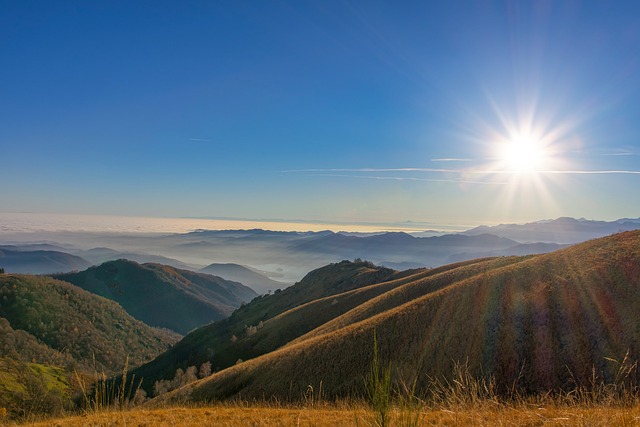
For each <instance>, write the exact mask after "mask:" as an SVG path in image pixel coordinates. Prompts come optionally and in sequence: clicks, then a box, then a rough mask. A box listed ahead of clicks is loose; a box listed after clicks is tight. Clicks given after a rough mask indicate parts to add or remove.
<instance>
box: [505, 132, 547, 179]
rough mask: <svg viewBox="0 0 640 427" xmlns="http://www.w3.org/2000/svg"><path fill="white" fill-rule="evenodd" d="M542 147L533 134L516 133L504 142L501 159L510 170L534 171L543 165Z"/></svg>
mask: <svg viewBox="0 0 640 427" xmlns="http://www.w3.org/2000/svg"><path fill="white" fill-rule="evenodd" d="M544 157H545V156H544V149H543V147H542V144H541V143H540V140H538V139H537V138H536V137H534V136H533V135H518V136H516V137H514V138H512V139H511V140H510V141H509V142H507V143H505V145H504V148H503V152H502V161H503V162H504V167H505V169H507V170H509V171H512V172H521V173H524V172H535V171H537V170H539V169H540V167H542V166H543V163H544Z"/></svg>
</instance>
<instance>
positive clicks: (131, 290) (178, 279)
mask: <svg viewBox="0 0 640 427" xmlns="http://www.w3.org/2000/svg"><path fill="white" fill-rule="evenodd" d="M54 277H56V278H57V279H60V280H64V281H66V282H69V283H73V284H74V285H76V286H79V287H81V288H83V289H86V290H88V291H90V292H93V293H95V294H98V295H100V296H103V297H105V298H109V299H112V300H114V301H117V302H118V303H119V304H120V305H122V307H123V308H124V309H125V310H126V311H127V312H128V313H129V314H130V315H132V316H134V317H135V318H136V319H140V320H142V321H143V322H145V323H147V324H148V325H151V326H158V327H163V328H168V329H171V330H174V331H176V332H179V333H182V334H185V333H187V332H189V331H190V330H192V329H194V328H196V327H198V326H202V325H205V324H207V323H209V322H212V321H215V320H220V319H223V318H225V317H227V316H229V315H230V314H231V313H232V312H233V310H235V309H236V308H238V307H239V306H240V304H242V303H244V302H248V301H251V300H252V299H253V298H255V297H256V296H257V294H256V293H255V292H254V291H253V290H252V289H251V288H249V287H247V286H244V285H242V284H240V283H237V282H232V281H228V280H225V279H222V278H220V277H216V276H211V275H209V274H203V273H195V272H192V271H188V270H180V269H177V268H174V267H170V266H167V265H160V264H138V263H136V262H133V261H128V260H117V261H109V262H106V263H104V264H101V265H99V266H96V267H91V268H89V269H87V270H85V271H82V272H77V273H66V274H57V275H55V276H54Z"/></svg>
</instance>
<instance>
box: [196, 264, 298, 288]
mask: <svg viewBox="0 0 640 427" xmlns="http://www.w3.org/2000/svg"><path fill="white" fill-rule="evenodd" d="M200 272H201V273H206V274H212V275H214V276H219V277H222V278H225V279H227V280H232V281H234V282H240V283H242V284H243V285H246V286H249V287H250V288H251V289H253V290H255V291H257V292H258V293H260V294H266V293H268V292H269V291H275V290H276V289H281V288H285V287H287V286H289V285H290V284H289V283H284V282H278V281H276V280H273V279H271V278H269V277H267V276H266V275H264V274H262V273H259V272H257V271H255V270H254V269H252V268H249V267H245V266H243V265H239V264H233V263H227V264H220V263H213V264H210V265H208V266H206V267H205V268H202V269H200Z"/></svg>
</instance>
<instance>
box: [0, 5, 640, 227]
mask: <svg viewBox="0 0 640 427" xmlns="http://www.w3.org/2000/svg"><path fill="white" fill-rule="evenodd" d="M0 8H1V10H2V13H0V63H1V64H2V66H1V67H0V153H1V155H0V161H1V163H2V172H1V174H2V180H1V181H0V200H1V201H2V202H1V203H0V211H5V212H22V211H25V212H26V211H29V212H52V213H54V212H64V213H77V214H118V215H144V216H179V217H181V216H210V217H238V218H255V219H302V220H322V221H340V222H396V221H397V222H401V221H407V220H411V221H420V222H430V223H435V224H444V223H465V224H466V223H494V222H522V221H529V220H537V219H543V218H554V217H558V216H575V217H587V218H594V219H615V218H620V217H639V216H640V191H639V190H638V188H640V174H637V173H636V172H637V171H640V139H639V138H640V120H638V118H639V117H640V90H639V89H640V3H637V2H634V1H626V2H625V1H617V2H593V1H585V2H581V1H548V2H544V1H537V2H524V1H523V2H491V1H476V2H474V1H464V2H463V1H447V2H425V1H416V2H410V1H406V2H382V1H362V2H353V1H350V2H348V1H290V2H287V1H264V2H262V1H260V2H258V1H246V2H245V1H214V2H209V1H202V2H194V1H185V2H163V1H153V2H152V1H149V2H145V1H139V2H126V1H122V2H120V1H92V2H86V1H77V2H70V1H56V2H49V1H40V2H33V1H0ZM523 135H524V136H526V137H527V138H529V139H530V140H532V141H533V140H535V144H536V145H537V146H538V147H539V148H538V150H539V152H536V155H538V154H540V156H541V160H540V161H539V162H538V163H537V164H536V165H535V168H534V169H535V170H527V171H521V170H515V169H514V166H513V164H512V163H509V160H508V159H506V158H505V156H504V154H502V153H503V150H502V148H501V147H503V146H506V145H509V144H510V143H513V142H514V139H518V138H521V137H522V136H523ZM525 157H527V156H525Z"/></svg>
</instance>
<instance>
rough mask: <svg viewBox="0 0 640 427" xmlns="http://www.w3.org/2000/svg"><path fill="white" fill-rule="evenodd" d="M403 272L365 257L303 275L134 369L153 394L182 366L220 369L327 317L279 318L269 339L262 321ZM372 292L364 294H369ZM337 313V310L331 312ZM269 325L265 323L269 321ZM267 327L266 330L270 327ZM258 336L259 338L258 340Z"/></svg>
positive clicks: (272, 347)
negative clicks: (208, 364) (207, 365)
mask: <svg viewBox="0 0 640 427" xmlns="http://www.w3.org/2000/svg"><path fill="white" fill-rule="evenodd" d="M392 277H402V274H400V273H398V272H396V271H394V270H390V269H387V268H382V267H375V266H373V265H371V264H370V263H366V262H355V263H352V262H348V261H343V262H341V263H337V264H332V265H329V266H326V267H324V268H322V269H319V270H316V271H312V272H311V273H309V274H307V276H305V278H304V279H303V280H301V281H300V282H299V283H296V284H295V285H293V286H290V287H289V288H286V289H284V290H282V291H280V292H276V293H274V294H271V295H263V296H261V297H259V298H256V299H254V300H253V301H251V302H250V303H248V304H246V305H244V306H242V307H240V308H239V309H237V310H236V311H235V312H234V313H233V314H232V315H231V316H230V317H229V318H226V319H223V320H220V321H218V322H215V323H212V324H210V325H207V326H203V327H201V328H198V329H196V330H195V331H193V332H192V333H190V334H189V335H187V336H186V337H185V338H184V339H183V340H182V341H180V342H179V343H178V344H176V345H175V346H174V348H172V349H171V351H168V352H166V353H163V354H162V355H161V356H160V357H158V358H157V359H156V360H154V361H153V362H151V363H149V364H147V365H145V366H141V367H140V368H139V369H137V370H135V371H134V372H133V373H134V374H135V375H136V377H137V378H145V383H144V384H143V387H145V388H147V389H148V390H147V391H148V392H149V393H151V391H152V390H151V388H150V387H151V386H152V385H153V383H154V382H155V381H157V380H160V379H169V378H171V377H173V374H174V372H175V371H176V369H177V368H181V369H183V370H184V369H186V368H187V367H188V366H200V365H201V364H202V363H204V362H207V361H209V362H211V363H212V367H213V368H214V370H215V369H223V368H226V367H228V366H232V365H233V364H234V363H236V361H237V360H238V359H243V360H246V359H249V358H252V357H256V356H259V355H261V354H265V353H267V352H269V351H272V350H275V349H276V348H278V347H280V346H282V345H284V344H286V343H287V342H289V341H290V340H292V339H294V338H296V337H298V336H300V335H301V334H303V333H306V332H308V331H310V330H311V329H313V328H315V327H316V326H318V325H320V324H321V323H323V320H322V319H325V318H326V316H325V315H322V313H320V314H321V315H320V316H315V314H318V313H314V315H310V316H307V317H306V318H305V319H303V320H304V321H303V322H302V321H299V320H300V319H297V318H296V319H294V320H293V321H289V320H287V321H285V322H280V323H281V324H282V325H284V324H287V326H286V327H283V328H268V329H269V330H270V331H271V332H270V333H269V334H268V336H269V338H268V339H263V338H264V337H265V334H264V333H260V334H257V333H256V332H257V331H258V330H260V331H261V332H264V331H263V326H264V325H268V324H270V322H271V321H270V320H269V319H272V320H273V319H275V318H276V317H277V316H279V315H282V313H285V312H288V311H289V310H292V309H295V308H296V307H300V306H304V305H306V304H309V303H312V302H313V301H317V300H326V299H327V298H332V296H333V295H338V294H341V293H344V292H350V291H354V290H357V289H361V288H363V287H366V286H368V285H371V284H374V283H379V282H384V281H386V280H388V279H390V278H392ZM367 297H368V294H366V295H364V296H363V298H367ZM327 313H329V315H330V316H335V310H331V311H329V312H327ZM265 327H266V326H265ZM265 330H266V329H265ZM255 338H258V340H257V341H256V340H255Z"/></svg>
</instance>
